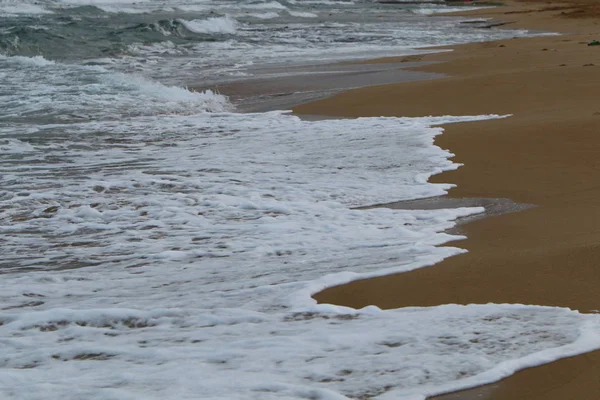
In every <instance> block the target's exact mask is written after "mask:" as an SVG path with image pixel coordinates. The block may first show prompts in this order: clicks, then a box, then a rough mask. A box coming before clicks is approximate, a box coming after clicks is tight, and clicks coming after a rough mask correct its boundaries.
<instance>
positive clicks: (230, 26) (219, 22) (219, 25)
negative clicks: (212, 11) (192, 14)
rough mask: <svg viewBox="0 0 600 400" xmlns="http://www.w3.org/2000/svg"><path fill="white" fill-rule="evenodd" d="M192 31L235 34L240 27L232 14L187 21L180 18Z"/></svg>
mask: <svg viewBox="0 0 600 400" xmlns="http://www.w3.org/2000/svg"><path fill="white" fill-rule="evenodd" d="M178 21H179V22H181V23H182V24H183V26H185V27H186V29H188V30H189V31H191V32H195V33H210V34H219V33H220V34H234V33H236V31H237V28H238V22H237V21H236V20H235V19H233V18H231V17H230V16H224V17H212V18H207V19H204V20H200V19H195V20H192V21H187V20H185V19H178Z"/></svg>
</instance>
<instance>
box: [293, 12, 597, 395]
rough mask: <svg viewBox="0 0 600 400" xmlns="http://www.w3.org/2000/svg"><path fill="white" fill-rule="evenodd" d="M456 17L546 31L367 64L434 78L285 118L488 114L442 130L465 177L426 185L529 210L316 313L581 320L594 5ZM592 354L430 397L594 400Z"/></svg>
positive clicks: (488, 221) (587, 289)
mask: <svg viewBox="0 0 600 400" xmlns="http://www.w3.org/2000/svg"><path fill="white" fill-rule="evenodd" d="M506 4H507V5H506V6H502V7H497V8H493V9H484V10H477V11H470V12H465V13H463V15H469V16H470V17H473V18H474V19H476V18H481V17H485V18H494V21H497V22H500V21H502V22H507V24H506V25H505V26H506V28H511V29H513V28H527V29H534V30H543V31H546V32H557V33H561V35H547V36H539V37H535V38H518V39H511V40H504V41H498V42H487V43H475V44H468V45H462V46H456V47H453V51H451V52H445V53H437V54H431V55H425V56H422V57H421V56H419V57H414V56H413V57H409V58H406V59H402V58H400V59H398V58H390V59H381V60H376V62H384V63H385V62H402V61H410V62H414V61H425V62H432V64H430V65H426V66H420V67H418V70H419V71H422V72H432V73H441V74H445V75H446V77H444V78H440V79H434V80H425V81H417V82H406V83H399V84H390V85H384V86H371V87H366V88H362V89H355V90H350V91H346V92H343V93H341V94H337V95H335V96H333V97H330V98H328V99H325V100H319V101H316V102H312V103H309V104H305V105H301V106H298V107H296V108H295V109H294V111H295V112H296V113H297V114H310V115H329V116H342V117H357V116H428V115H479V114H500V115H508V114H510V115H511V116H510V117H507V118H504V119H500V120H488V121H483V122H472V123H462V124H454V125H448V126H445V127H444V128H445V133H444V135H442V136H440V137H438V139H437V140H436V144H437V145H438V146H440V147H443V148H447V149H450V151H452V152H453V153H454V154H455V155H456V156H455V161H457V162H460V163H463V164H464V166H463V167H461V168H459V169H458V170H456V171H451V172H446V173H444V174H441V175H438V176H435V177H433V178H432V181H434V182H445V183H453V184H456V185H457V186H456V188H454V189H452V190H451V191H450V193H449V196H450V197H452V198H457V199H462V198H508V199H511V200H512V201H514V202H517V203H524V204H533V205H535V207H532V208H528V209H526V210H524V211H520V212H516V213H508V214H503V215H499V216H491V217H489V218H484V219H479V220H476V221H474V222H471V223H469V224H466V225H464V226H462V227H461V230H462V232H463V233H464V234H465V235H466V236H467V239H466V240H464V241H461V242H455V243H451V245H455V246H459V247H461V248H465V249H467V250H468V253H466V254H463V255H460V256H456V257H453V258H450V259H447V260H445V261H444V262H442V263H440V264H437V265H435V266H432V267H429V268H423V269H419V270H416V271H413V272H410V273H405V274H399V275H393V276H386V277H381V278H376V279H369V280H363V281H357V282H353V283H351V284H348V285H344V286H339V287H335V288H331V289H328V290H326V291H324V292H322V293H319V294H318V295H316V296H315V298H316V299H317V300H318V301H319V302H327V303H334V304H343V305H348V306H352V307H358V308H359V307H363V306H366V305H369V304H375V305H378V306H379V307H382V308H398V307H405V306H433V305H439V304H447V303H459V304H470V303H489V302H493V303H521V304H536V305H548V306H560V307H569V308H571V309H576V310H579V311H581V312H585V313H588V312H596V310H598V309H600V292H599V291H598V287H600V266H599V265H600V228H599V227H600V213H598V212H597V204H598V199H600V185H599V184H598V180H597V173H598V172H599V171H600V157H599V156H598V154H599V152H598V148H600V135H599V133H600V106H598V104H597V101H598V95H600V79H598V77H599V76H600V46H588V43H590V42H592V41H594V40H596V39H598V40H600V25H598V23H599V22H600V6H598V5H596V2H594V1H591V0H590V1H577V2H575V3H565V2H555V1H544V2H535V1H529V2H514V1H509V2H507V3H506ZM599 393H600V352H594V353H588V354H585V355H581V356H578V357H573V358H569V359H564V360H561V361H558V362H555V363H552V364H547V365H544V366H541V367H537V368H532V369H528V370H524V371H521V372H519V373H517V374H515V375H514V376H512V377H510V378H508V379H505V380H503V381H501V382H497V383H495V384H491V385H487V386H484V387H481V388H476V389H472V390H469V391H463V392H459V393H454V394H449V395H445V396H440V397H439V399H444V400H450V399H452V400H455V399H489V400H500V399H502V400H504V399H545V400H554V399H556V400H558V399H568V398H576V399H590V400H595V399H598V398H599V397H600V394H599Z"/></svg>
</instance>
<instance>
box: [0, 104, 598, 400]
mask: <svg viewBox="0 0 600 400" xmlns="http://www.w3.org/2000/svg"><path fill="white" fill-rule="evenodd" d="M489 117H493V116H482V117H477V118H475V117H460V118H456V117H440V118H416V119H415V118H412V119H411V118H362V119H357V120H331V121H317V122H306V121H301V120H299V119H298V118H296V117H293V116H289V115H285V114H282V113H275V112H273V113H268V114H250V115H237V114H214V113H213V114H198V115H193V116H154V117H135V118H122V119H120V120H118V121H90V122H86V123H75V124H73V123H71V124H52V125H39V126H37V127H31V129H30V130H29V131H23V128H22V127H15V128H14V129H12V130H11V131H7V132H6V134H9V135H11V136H15V135H18V136H19V137H20V139H19V140H20V141H21V142H24V143H28V144H29V145H30V146H31V147H32V148H33V150H34V151H33V152H32V149H31V148H27V149H24V151H23V152H22V154H20V156H21V157H22V162H23V163H25V164H27V163H31V165H32V166H33V167H32V168H26V169H24V168H20V167H19V165H15V164H12V163H4V162H1V163H0V175H1V176H2V177H3V178H2V179H3V181H2V192H1V193H0V196H2V199H3V205H4V206H3V209H2V211H1V212H2V214H0V219H1V220H2V224H0V233H1V234H2V237H3V240H4V244H3V259H2V268H3V271H7V270H11V271H13V272H12V273H11V274H5V275H4V276H3V279H2V281H1V282H0V302H2V304H3V308H4V311H2V312H1V313H0V335H1V336H2V337H3V338H4V349H3V353H2V354H3V357H2V359H1V360H0V366H1V367H2V374H0V393H2V395H3V396H4V397H3V398H6V399H19V400H22V399H35V398H39V397H42V396H43V397H44V398H46V399H49V400H55V399H61V400H64V399H67V400H70V399H73V400H74V399H79V398H82V397H86V398H92V399H94V398H97V399H103V398H111V399H140V400H141V399H144V400H147V399H162V398H172V397H174V396H175V397H177V398H178V399H196V398H199V397H211V398H217V399H238V398H239V399H247V398H256V397H259V398H266V399H290V398H306V397H318V398H324V399H341V398H344V397H343V396H349V397H361V396H376V395H382V396H384V395H386V394H385V392H386V391H387V392H388V393H393V394H394V395H395V396H397V397H398V398H423V396H424V395H426V394H430V393H435V392H439V391H442V390H449V389H452V388H459V387H465V386H469V385H473V384H477V383H483V382H489V381H492V380H495V379H499V378H501V377H503V376H505V375H506V374H508V373H511V372H512V371H514V370H515V369H517V368H520V367H523V366H526V365H531V364H532V363H539V362H547V361H549V360H552V359H555V358H558V357H562V356H566V355H571V354H575V353H578V352H582V351H586V350H591V349H593V348H597V347H599V346H600V339H599V338H598V335H597V332H598V329H599V319H600V316H598V315H582V314H579V313H577V312H574V311H570V310H566V309H560V308H544V307H531V306H519V305H515V306H512V305H470V306H457V305H447V306H440V307H431V308H407V309H400V310H391V311H381V310H379V309H377V308H376V307H368V308H366V309H363V310H359V311H356V310H352V309H348V308H344V307H336V306H332V305H316V304H315V302H314V300H312V299H311V298H310V295H311V294H312V293H314V292H316V291H318V290H320V289H322V288H323V287H327V286H331V285H334V284H340V283H343V282H347V281H349V280H353V279H358V278H361V277H368V276H375V275H380V274H386V273H392V272H399V271H408V270H411V269H414V268H419V267H424V266H427V265H431V264H433V263H435V262H438V261H439V260H441V259H442V258H444V257H447V256H450V255H453V254H457V253H459V252H461V250H460V249H457V248H452V247H435V246H436V245H438V244H441V243H444V242H446V241H448V240H450V239H454V238H456V237H455V236H451V235H448V234H446V233H443V232H444V230H445V229H447V228H449V227H451V226H452V225H453V223H452V220H453V219H454V218H456V217H459V216H464V215H469V214H472V213H473V212H480V211H482V210H481V209H478V208H475V209H472V208H471V209H455V210H428V211H419V210H389V209H372V210H353V209H351V208H350V207H351V206H357V205H366V204H372V203H378V202H386V201H391V200H397V199H402V198H415V197H423V196H431V195H436V194H441V193H443V192H444V191H445V190H446V189H447V188H448V187H449V185H438V184H431V183H427V181H426V178H427V177H428V176H429V175H430V174H432V173H435V172H438V171H441V170H446V169H451V168H455V167H456V165H455V164H453V163H452V162H450V161H449V160H448V159H447V158H448V156H449V155H450V154H449V153H448V152H446V151H444V150H442V149H440V148H438V147H435V146H433V144H432V141H433V137H434V136H435V135H437V134H439V133H441V128H430V127H429V126H430V125H437V124H440V123H444V122H446V123H447V122H460V121H467V120H475V119H481V118H489ZM0 156H1V153H0ZM10 157H13V159H14V157H15V154H14V153H13V154H11V155H10ZM25 232H26V233H27V234H26V235H25V234H24V233H25ZM82 266H87V267H86V268H83V269H72V270H69V268H76V267H82ZM27 268H32V269H37V270H38V271H37V272H20V271H21V270H22V269H27ZM507 343H509V344H510V345H507ZM25 382H27V384H25ZM48 382H52V383H51V384H50V385H48ZM386 396H387V395H386ZM411 396H412V397H411Z"/></svg>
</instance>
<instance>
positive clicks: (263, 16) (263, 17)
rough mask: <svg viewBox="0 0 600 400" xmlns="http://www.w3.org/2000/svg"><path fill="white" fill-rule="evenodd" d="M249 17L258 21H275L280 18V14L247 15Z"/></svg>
mask: <svg viewBox="0 0 600 400" xmlns="http://www.w3.org/2000/svg"><path fill="white" fill-rule="evenodd" d="M246 16H248V17H252V18H258V19H273V18H277V17H279V14H277V13H276V12H265V13H249V14H246Z"/></svg>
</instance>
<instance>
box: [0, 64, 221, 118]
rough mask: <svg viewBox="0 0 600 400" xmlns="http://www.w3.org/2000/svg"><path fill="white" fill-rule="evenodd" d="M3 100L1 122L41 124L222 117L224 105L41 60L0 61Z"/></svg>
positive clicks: (202, 95) (211, 96) (132, 78)
mask: <svg viewBox="0 0 600 400" xmlns="http://www.w3.org/2000/svg"><path fill="white" fill-rule="evenodd" d="M2 71H6V72H8V71H10V74H11V76H12V78H13V79H11V80H7V81H5V82H3V86H4V88H5V89H6V92H7V93H10V94H9V95H7V96H5V97H4V99H3V100H4V104H3V105H4V107H3V109H2V110H1V111H0V113H1V115H2V117H3V118H6V119H7V120H13V121H18V120H28V119H39V120H44V121H46V123H48V122H51V121H54V122H58V121H61V122H65V121H82V120H86V119H114V118H120V117H122V116H136V115H160V114H194V113H201V112H222V111H226V110H228V109H229V107H230V105H229V103H228V101H227V98H226V97H225V96H221V95H218V94H215V93H213V92H211V91H206V92H191V91H189V90H187V89H185V88H181V87H174V86H166V85H163V84H161V83H158V82H155V81H152V80H150V79H147V78H144V77H141V76H137V75H133V74H124V73H119V72H111V71H109V70H107V69H105V68H104V67H101V66H99V65H93V66H79V65H71V64H64V63H57V62H54V61H50V60H46V59H45V58H43V57H41V56H36V57H23V56H14V57H6V56H0V72H2Z"/></svg>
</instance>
